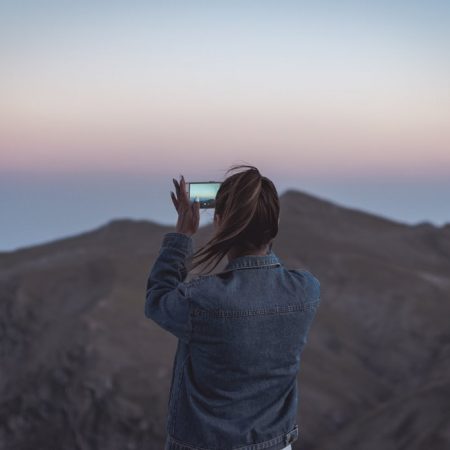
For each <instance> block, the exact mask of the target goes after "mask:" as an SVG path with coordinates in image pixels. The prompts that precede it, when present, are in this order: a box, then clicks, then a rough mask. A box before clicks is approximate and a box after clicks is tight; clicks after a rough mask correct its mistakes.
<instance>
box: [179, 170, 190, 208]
mask: <svg viewBox="0 0 450 450" xmlns="http://www.w3.org/2000/svg"><path fill="white" fill-rule="evenodd" d="M180 189H181V197H182V199H183V201H184V202H186V203H189V198H188V194H187V191H186V181H185V180H184V176H183V175H181V180H180Z"/></svg>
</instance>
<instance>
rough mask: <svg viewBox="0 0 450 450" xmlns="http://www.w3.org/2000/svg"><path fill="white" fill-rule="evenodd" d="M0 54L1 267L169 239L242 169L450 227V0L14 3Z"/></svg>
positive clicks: (2, 28)
mask: <svg viewBox="0 0 450 450" xmlns="http://www.w3.org/2000/svg"><path fill="white" fill-rule="evenodd" d="M0 52H1V53H0V54H1V60H0V67H1V70H0V202H1V203H0V207H1V210H2V220H1V221H2V225H1V227H2V233H1V236H0V250H8V249H13V248H16V247H19V246H25V245H31V244H33V243H39V242H42V241H46V240H51V239H54V238H59V237H62V236H66V235H69V234H74V233H78V232H81V231H84V230H88V229H91V228H93V227H96V226H99V225H101V224H103V223H104V222H106V221H108V220H110V219H114V218H119V217H131V218H148V219H150V220H155V221H158V222H161V223H166V224H171V223H173V224H174V223H175V219H176V216H175V212H174V210H173V205H172V203H171V200H170V195H169V191H170V190H171V189H172V185H171V179H172V177H177V176H179V174H181V173H183V174H184V176H185V178H186V179H187V180H189V179H191V180H193V181H203V180H211V179H217V180H221V179H222V178H223V176H224V173H225V171H226V169H227V168H228V167H229V166H230V165H231V164H234V163H249V164H254V165H256V166H258V167H259V169H260V170H261V172H262V173H263V174H265V175H267V176H268V177H269V178H271V179H273V180H274V182H275V183H276V185H277V187H278V189H279V192H280V194H281V193H282V192H283V190H285V189H287V188H289V187H290V188H294V189H299V190H303V191H306V192H309V193H311V194H313V195H317V196H319V197H323V198H326V199H328V200H332V201H336V202H337V203H339V204H342V205H345V206H351V207H356V208H358V209H362V210H365V211H369V212H374V213H376V214H380V215H385V216H387V217H390V218H393V219H395V220H400V221H403V222H408V223H414V222H418V221H422V220H428V221H430V222H432V223H435V224H437V225H440V224H443V223H444V222H450V207H448V197H449V196H450V126H449V125H450V82H449V80H450V57H449V55H450V2H448V1H437V0H429V1H426V2H425V1H417V0H409V1H395V0H391V1H377V2H371V4H369V3H368V2H364V3H363V2H360V1H345V0H344V1H340V2H336V1H321V0H318V1H314V2H303V1H283V0H278V1H264V0H259V1H250V0H248V1H247V0H240V1H233V0H227V1H220V2H219V1H214V0H209V1H189V0H184V1H170V0H168V1H134V0H129V1H114V0H109V1H95V0H90V1H85V0H77V1H67V0H58V1H50V0H49V1H40V0H35V1H20V2H19V1H9V0H6V1H4V0H2V1H0ZM5 211H6V212H7V213H6V214H4V213H5Z"/></svg>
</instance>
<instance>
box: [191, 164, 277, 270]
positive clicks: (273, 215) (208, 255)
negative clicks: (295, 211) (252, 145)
mask: <svg viewBox="0 0 450 450" xmlns="http://www.w3.org/2000/svg"><path fill="white" fill-rule="evenodd" d="M242 168H244V169H245V168H246V169H247V170H245V171H242V172H238V173H235V174H233V175H231V176H229V177H228V178H226V179H225V181H224V182H223V183H222V184H221V186H220V188H219V190H218V192H217V195H216V207H215V213H214V214H215V215H216V214H217V215H219V216H220V225H219V226H218V227H217V229H216V231H215V233H214V235H213V237H212V238H211V239H210V240H209V241H208V242H207V243H206V244H205V245H204V246H203V247H202V248H200V249H199V250H198V251H197V252H195V253H194V254H193V255H192V261H191V262H192V264H191V267H190V269H191V270H192V269H193V268H195V267H197V266H199V265H201V264H203V263H205V262H206V263H207V265H211V264H213V263H214V266H213V267H212V268H211V269H210V271H209V272H211V271H212V270H213V269H214V268H215V267H216V266H217V265H218V264H219V262H220V261H221V260H222V259H223V257H224V256H225V255H226V254H227V253H228V252H229V251H230V250H231V248H233V247H237V248H239V249H240V250H242V251H254V250H257V249H259V248H261V247H262V246H264V245H266V244H269V243H271V241H272V239H273V238H274V237H275V236H276V235H277V233H278V217H279V210H280V206H279V200H278V194H277V190H276V188H275V186H274V184H273V183H272V181H270V180H269V179H268V178H266V177H264V176H262V175H261V174H260V172H259V170H258V169H257V168H256V167H254V166H250V165H234V166H232V167H231V168H230V169H228V170H227V172H226V173H229V172H230V171H232V170H236V169H242ZM270 248H271V247H270Z"/></svg>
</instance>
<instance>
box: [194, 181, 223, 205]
mask: <svg viewBox="0 0 450 450" xmlns="http://www.w3.org/2000/svg"><path fill="white" fill-rule="evenodd" d="M221 184H222V183H221V182H216V181H208V182H191V183H189V200H190V201H194V200H195V198H196V197H198V198H199V201H200V208H214V207H215V205H216V202H215V200H216V195H217V191H218V190H219V188H220V185H221Z"/></svg>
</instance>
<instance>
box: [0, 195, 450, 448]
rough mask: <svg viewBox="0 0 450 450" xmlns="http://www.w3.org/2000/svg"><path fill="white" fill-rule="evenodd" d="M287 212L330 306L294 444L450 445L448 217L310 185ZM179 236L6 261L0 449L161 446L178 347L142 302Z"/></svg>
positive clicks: (310, 358) (302, 257)
mask: <svg viewBox="0 0 450 450" xmlns="http://www.w3.org/2000/svg"><path fill="white" fill-rule="evenodd" d="M281 208H282V210H281V221H280V233H279V236H278V237H277V240H276V242H275V244H274V246H273V250H274V251H275V253H276V254H277V255H278V256H279V257H280V258H281V259H282V261H283V262H284V264H285V265H286V266H287V267H289V268H301V267H303V268H307V269H309V270H311V271H312V272H313V273H314V274H315V275H316V276H317V277H318V278H319V280H320V281H321V298H322V302H321V306H320V310H319V312H318V314H317V317H316V321H315V323H314V326H313V327H312V330H311V334H310V336H309V340H308V345H307V346H306V348H305V351H304V353H303V356H302V369H301V371H300V374H299V382H300V401H299V416H298V423H299V427H300V439H299V440H298V441H297V442H296V443H295V445H294V449H297V450H298V449H300V450H448V449H450V223H448V224H447V225H445V226H443V227H435V226H432V225H431V224H428V223H422V224H418V225H416V226H408V225H405V224H402V223H399V222H394V221H390V220H387V219H384V218H381V217H377V216H374V215H370V214H366V213H363V212H360V211H356V210H353V209H348V208H344V207H341V206H337V205H335V204H333V203H330V202H327V201H324V200H322V199H319V198H316V197H312V196H310V195H308V194H305V193H302V192H297V191H288V192H286V193H285V194H283V195H282V196H281ZM168 231H174V228H173V227H163V226H160V225H157V224H155V223H152V222H148V221H136V220H114V221H112V222H109V223H107V224H106V225H104V226H102V227H100V228H98V229H95V230H93V231H90V232H86V233H83V234H79V235H76V236H73V237H69V238H66V239H59V240H56V241H53V242H50V243H46V244H43V245H37V246H33V247H29V248H24V249H19V250H17V251H14V252H4V253H0V449H1V450H16V449H17V450H41V449H42V450H59V449H64V450H75V449H78V450H81V449H83V450H84V449H89V450H96V449H99V450H100V449H101V450H126V449H139V450H141V449H142V450H161V449H162V448H163V442H164V439H165V420H166V412H167V409H166V408H167V399H168V392H169V386H170V378H171V371H172V361H173V357H174V352H175V348H176V339H175V338H174V337H173V336H171V335H170V334H168V333H166V332H165V331H164V330H162V329H160V328H159V327H158V326H157V325H156V324H154V323H153V322H151V321H150V320H148V319H146V318H145V316H144V300H145V284H146V280H147V275H148V272H149V270H150V268H151V266H152V263H153V261H154V259H155V257H156V255H157V254H158V250H159V247H160V243H161V239H162V236H163V234H164V233H166V232H168ZM210 233H211V226H206V227H202V228H201V229H200V231H199V233H198V235H195V237H194V242H195V243H196V244H197V245H200V244H201V243H202V242H205V240H206V239H207V238H208V237H209V235H210ZM221 266H222V265H221ZM221 266H219V268H218V269H217V270H220V268H221Z"/></svg>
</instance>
